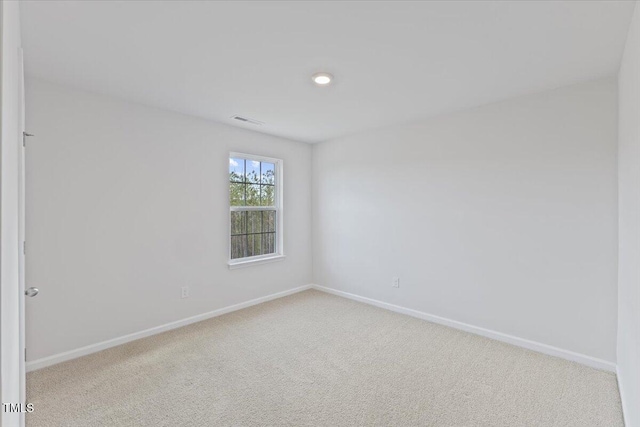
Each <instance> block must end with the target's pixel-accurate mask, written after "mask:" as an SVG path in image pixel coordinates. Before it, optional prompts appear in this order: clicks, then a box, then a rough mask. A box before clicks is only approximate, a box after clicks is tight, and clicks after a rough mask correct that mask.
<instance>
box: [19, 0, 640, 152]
mask: <svg viewBox="0 0 640 427" xmlns="http://www.w3.org/2000/svg"><path fill="white" fill-rule="evenodd" d="M633 7H634V3H633V2H629V1H622V2H617V1H574V0H570V1H537V2H533V1H515V0H514V1H469V2H466V1H449V2H397V1H396V2H330V1H325V2H266V1H265V2H233V3H232V2H224V3H223V2H203V1H199V2H186V1H171V2H169V1H166V2H151V1H129V2H93V1H76V2H74V1H70V2H61V1H41V2H23V3H22V9H21V10H22V26H23V27H22V31H23V45H24V51H25V58H26V71H27V73H28V74H29V75H33V76H37V77H41V78H45V79H47V80H50V81H54V82H59V83H63V84H68V85H73V86H76V87H79V88H82V89H87V90H91V91H95V92H100V93H107V94H111V95H114V96H117V97H121V98H126V99H130V100H133V101H136V102H140V103H144V104H148V105H153V106H158V107H162V108H168V109H171V110H175V111H180V112H183V113H186V114H191V115H195V116H200V117H204V118H207V119H212V120H216V121H220V122H224V123H228V124H233V125H237V126H240V127H246V128H249V129H254V130H257V131H261V132H266V133H270V134H274V135H279V136H283V137H288V138H292V139H295V140H299V141H306V142H317V141H322V140H326V139H330V138H334V137H339V136H342V135H345V134H350V133H354V132H358V131H361V130H365V129H368V128H373V127H378V126H383V125H388V124H394V123H399V122H405V121H410V120H413V119H419V118H424V117H428V116H431V115H435V114H439V113H443V112H447V111H453V110H458V109H462V108H466V107H471V106H476V105H480V104H484V103H488V102H492V101H496V100H500V99H504V98H508V97H511V96H515V95H520V94H525V93H531V92H535V91H539V90H543V89H547V88H553V87H558V86H562V85H566V84H571V83H576V82H580V81H586V80H590V79H594V78H598V77H603V76H607V75H612V74H614V73H616V72H617V70H618V65H619V62H620V58H621V55H622V50H623V46H624V42H625V38H626V34H627V29H628V25H629V22H630V18H631V13H632V10H633ZM316 71H328V72H331V73H333V74H334V75H335V84H334V85H332V86H331V87H326V88H321V87H316V86H314V85H313V83H312V82H311V79H310V76H311V74H313V73H314V72H316ZM235 114H239V115H242V116H246V117H250V118H253V119H256V120H259V121H261V122H265V125H263V126H255V125H243V124H240V123H239V122H236V123H234V122H233V121H232V120H231V119H230V116H232V115H235Z"/></svg>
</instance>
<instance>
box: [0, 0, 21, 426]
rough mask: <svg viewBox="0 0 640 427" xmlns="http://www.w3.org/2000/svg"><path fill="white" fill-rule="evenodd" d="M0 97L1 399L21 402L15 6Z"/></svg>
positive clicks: (6, 24)
mask: <svg viewBox="0 0 640 427" xmlns="http://www.w3.org/2000/svg"><path fill="white" fill-rule="evenodd" d="M0 8H1V11H2V25H1V26H0V28H1V29H0V35H1V48H2V61H1V79H0V92H1V94H2V95H1V97H2V100H1V103H0V110H1V112H2V115H1V119H0V122H1V124H2V133H1V144H0V305H1V307H0V350H1V351H0V383H1V386H0V398H1V400H0V401H1V402H11V403H20V402H23V403H24V394H23V390H21V375H20V374H21V369H22V367H21V363H20V360H21V357H22V345H21V338H20V334H19V328H18V325H19V319H20V311H19V307H20V301H21V300H22V298H21V296H20V292H19V279H20V271H19V252H18V248H19V226H20V224H21V221H20V219H19V215H18V212H19V211H18V206H19V201H20V197H19V159H20V157H19V149H20V146H21V143H22V129H23V127H22V124H23V123H22V107H23V104H22V60H21V56H22V53H21V48H20V46H21V41H20V13H19V8H18V2H2V4H1V5H0ZM21 419H22V416H21V414H18V413H9V412H5V411H2V412H1V415H0V424H1V425H4V426H17V425H19V423H20V421H21Z"/></svg>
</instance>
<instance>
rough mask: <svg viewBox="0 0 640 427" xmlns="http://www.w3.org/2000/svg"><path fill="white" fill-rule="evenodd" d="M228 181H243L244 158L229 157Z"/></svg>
mask: <svg viewBox="0 0 640 427" xmlns="http://www.w3.org/2000/svg"><path fill="white" fill-rule="evenodd" d="M229 181H232V182H244V159H238V158H236V157H231V158H229Z"/></svg>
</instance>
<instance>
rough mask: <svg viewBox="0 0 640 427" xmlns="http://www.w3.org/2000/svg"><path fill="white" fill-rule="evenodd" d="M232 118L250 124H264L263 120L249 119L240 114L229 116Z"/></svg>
mask: <svg viewBox="0 0 640 427" xmlns="http://www.w3.org/2000/svg"><path fill="white" fill-rule="evenodd" d="M231 118H232V119H233V120H237V121H239V122H244V123H248V124H251V125H257V126H262V125H263V124H264V122H261V121H259V120H254V119H250V118H248V117H242V116H232V117H231Z"/></svg>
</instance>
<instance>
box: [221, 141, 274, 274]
mask: <svg viewBox="0 0 640 427" xmlns="http://www.w3.org/2000/svg"><path fill="white" fill-rule="evenodd" d="M281 183H282V160H278V159H270V158H266V157H258V156H252V155H247V154H239V153H231V154H230V156H229V210H230V211H229V218H230V227H229V231H230V245H229V265H230V266H232V267H233V266H239V265H247V264H251V263H254V262H264V261H266V260H274V259H278V258H282V257H283V252H282V184H281Z"/></svg>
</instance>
